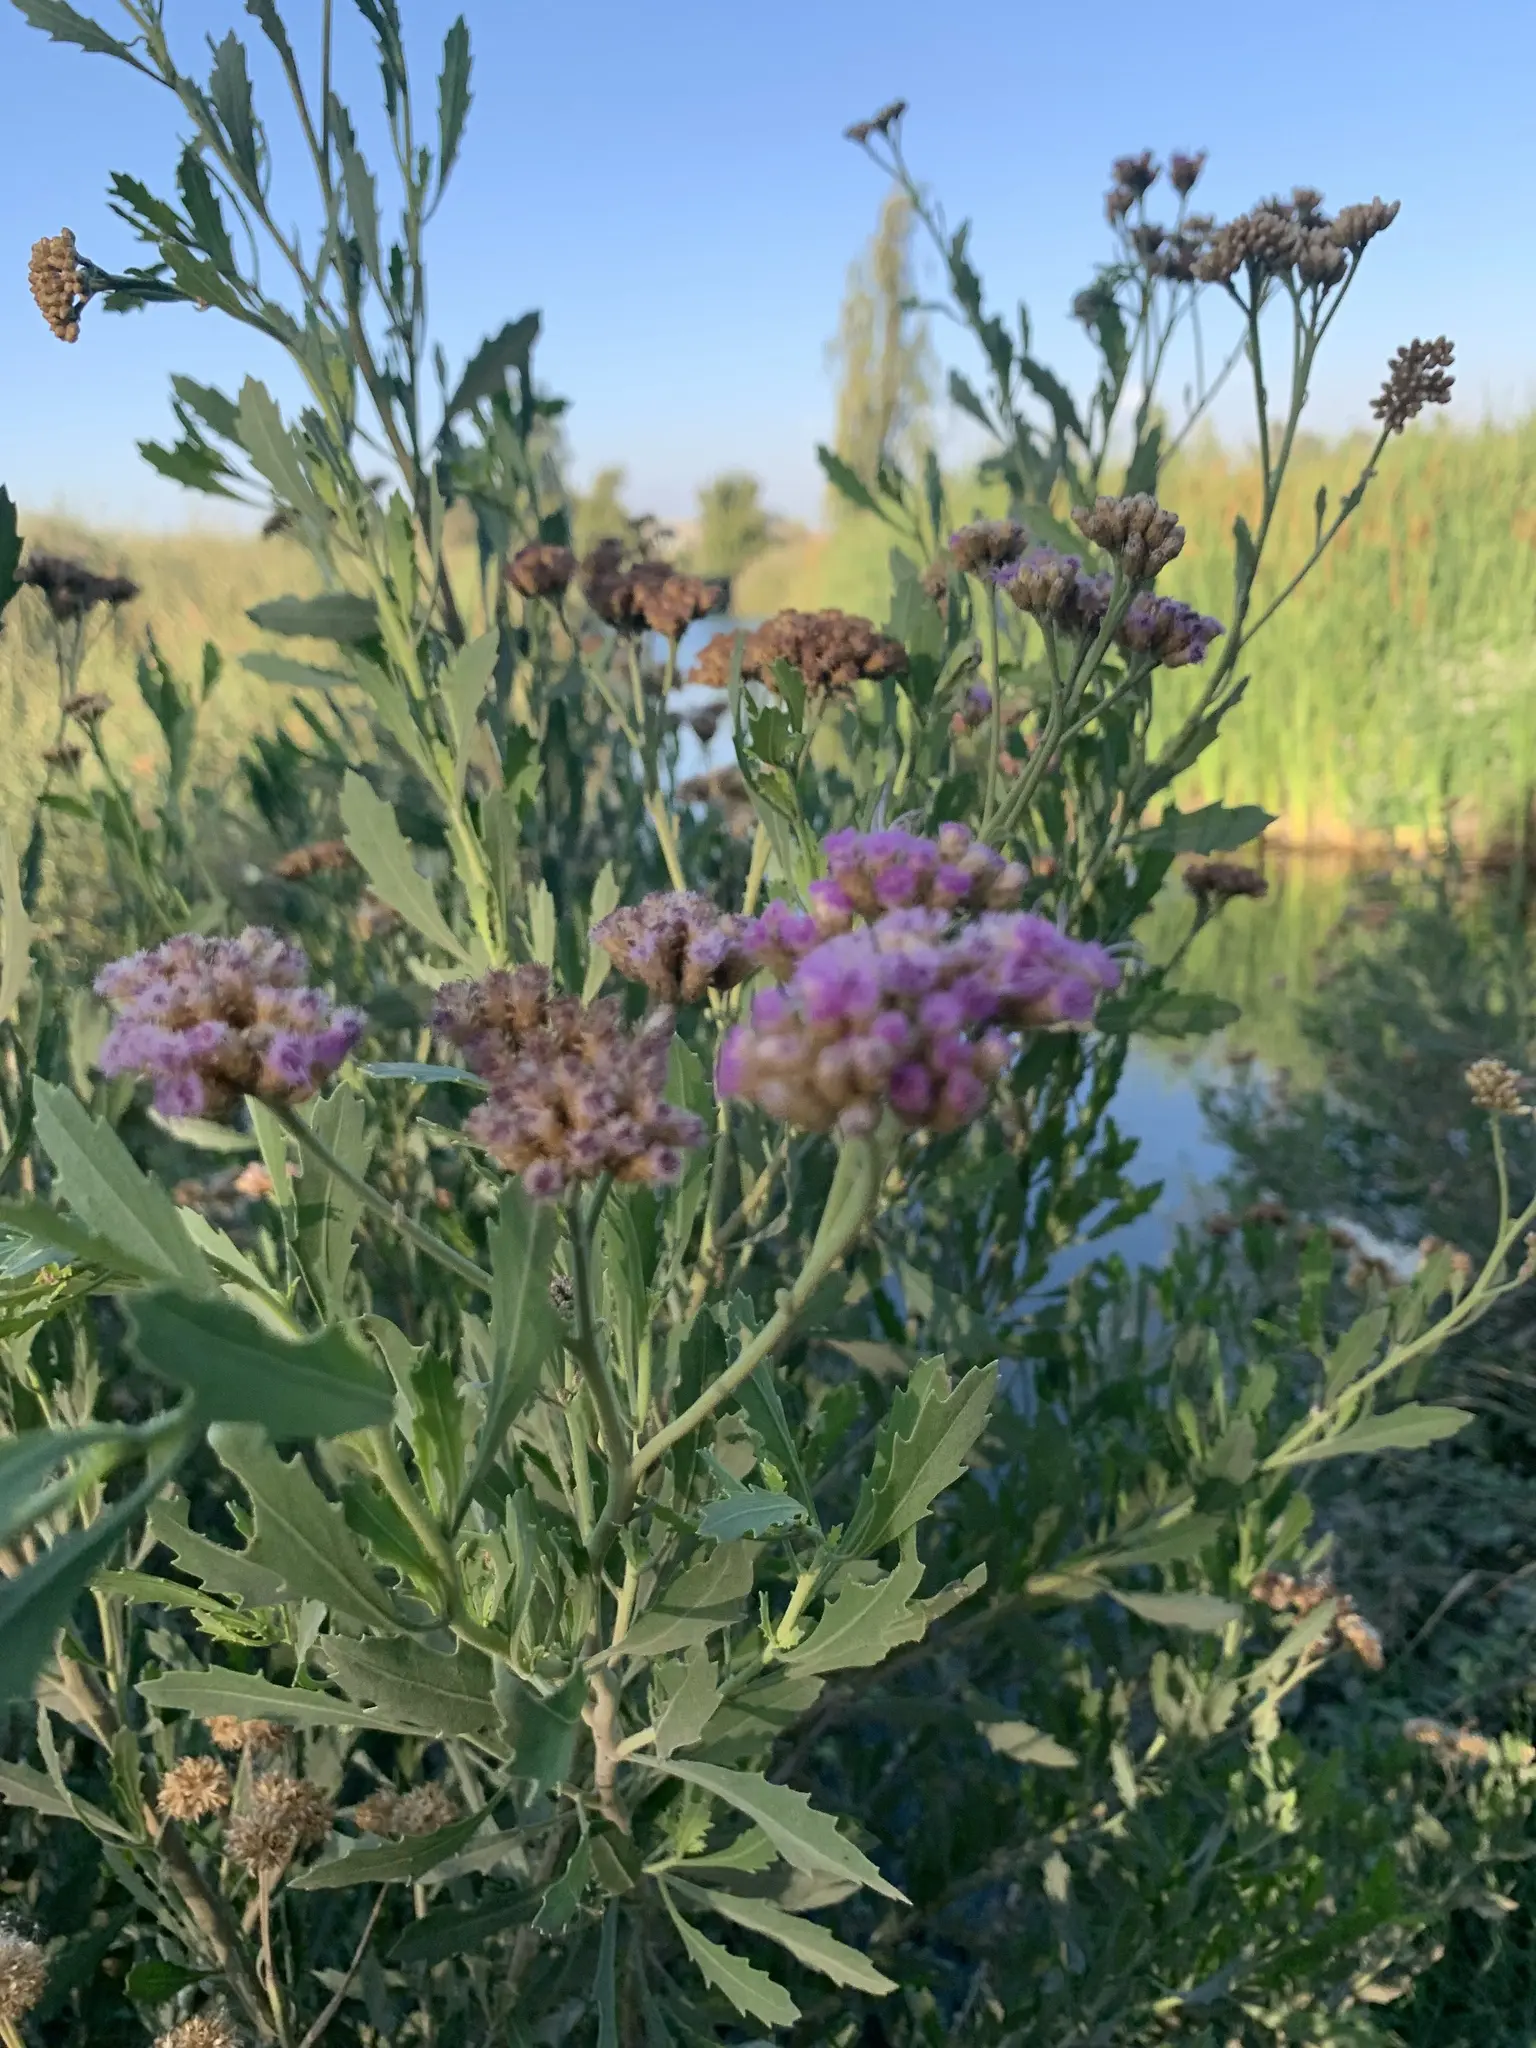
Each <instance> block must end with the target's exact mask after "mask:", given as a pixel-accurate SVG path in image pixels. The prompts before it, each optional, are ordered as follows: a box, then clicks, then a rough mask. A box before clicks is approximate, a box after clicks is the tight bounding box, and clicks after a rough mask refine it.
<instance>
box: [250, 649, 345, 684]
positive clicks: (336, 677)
mask: <svg viewBox="0 0 1536 2048" xmlns="http://www.w3.org/2000/svg"><path fill="white" fill-rule="evenodd" d="M240 666H241V667H242V668H248V669H249V670H250V672H251V674H252V675H253V676H260V677H261V679H262V681H263V682H265V683H275V684H277V686H278V688H279V689H284V690H339V689H345V688H346V687H347V685H348V684H350V683H351V682H352V680H353V679H352V677H351V676H349V675H345V674H343V672H342V671H341V670H340V669H339V668H315V667H313V666H312V665H311V664H310V663H309V662H307V661H295V660H294V659H293V657H292V656H291V655H288V654H264V653H257V654H242V655H241V657H240Z"/></svg>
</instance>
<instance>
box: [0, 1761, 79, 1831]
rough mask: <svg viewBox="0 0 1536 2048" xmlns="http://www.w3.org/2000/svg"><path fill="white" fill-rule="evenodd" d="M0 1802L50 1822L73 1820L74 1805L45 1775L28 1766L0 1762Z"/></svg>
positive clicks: (74, 1816)
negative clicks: (42, 1814) (25, 1809)
mask: <svg viewBox="0 0 1536 2048" xmlns="http://www.w3.org/2000/svg"><path fill="white" fill-rule="evenodd" d="M0 1800H3V1801H4V1802H5V1804H6V1805H7V1806H22V1807H26V1808H27V1809H28V1810H29V1811H30V1812H32V1813H45V1814H47V1815H48V1817H49V1819H50V1820H74V1819H75V1818H76V1815H75V1809H74V1805H73V1802H72V1801H71V1800H69V1799H67V1798H66V1797H65V1796H64V1794H63V1793H62V1792H61V1791H60V1790H59V1788H58V1786H57V1785H55V1784H54V1782H53V1780H52V1778H50V1777H49V1776H48V1775H47V1773H46V1772H44V1771H34V1770H33V1769H32V1768H31V1767H30V1766H29V1765H27V1764H12V1763H6V1762H4V1761H3V1760H0Z"/></svg>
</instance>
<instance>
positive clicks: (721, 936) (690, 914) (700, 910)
mask: <svg viewBox="0 0 1536 2048" xmlns="http://www.w3.org/2000/svg"><path fill="white" fill-rule="evenodd" d="M592 940H593V943H594V944H595V945H599V946H601V947H602V949H603V951H604V952H605V953H606V954H607V955H608V957H609V959H610V960H612V962H613V964H614V966H615V967H617V968H618V970H619V972H620V974H622V975H623V976H625V978H626V979H627V980H629V981H638V982H640V983H641V984H643V986H644V987H646V988H648V989H649V990H650V992H651V994H652V995H653V996H654V997H655V998H656V1000H657V1002H659V1003H700V1002H702V1001H703V1000H704V998H705V996H706V995H708V994H709V992H710V991H711V990H712V989H714V990H717V991H724V990H725V989H731V988H735V986H736V984H737V983H738V982H741V981H745V980H746V978H747V976H748V975H749V974H750V973H751V972H752V956H751V954H750V953H749V952H748V951H747V949H746V947H745V946H744V944H743V943H742V920H741V919H740V918H739V917H727V916H723V915H722V914H721V912H720V911H718V910H717V909H716V908H715V906H714V904H713V903H711V902H710V900H709V898H708V897H707V896H700V895H698V894H697V893H696V892H695V891H693V890H691V889H690V890H682V889H671V890H666V891H663V892H662V893H661V894H659V895H655V896H647V897H645V898H644V899H643V900H642V901H641V902H639V903H626V904H624V905H622V906H621V908H619V909H618V910H614V911H610V912H609V914H608V916H607V917H601V918H599V919H598V921H597V923H596V924H595V925H593V927H592Z"/></svg>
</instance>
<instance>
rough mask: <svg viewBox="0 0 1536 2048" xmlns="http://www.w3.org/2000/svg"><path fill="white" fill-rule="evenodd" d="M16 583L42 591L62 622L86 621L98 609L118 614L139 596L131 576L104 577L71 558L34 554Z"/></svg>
mask: <svg viewBox="0 0 1536 2048" xmlns="http://www.w3.org/2000/svg"><path fill="white" fill-rule="evenodd" d="M16 580H17V582H18V583H25V584H28V585H30V587H31V588H32V589H33V590H36V591H40V592H41V594H42V595H43V597H44V598H45V599H46V600H47V603H48V609H49V611H51V612H52V613H53V616H54V617H55V618H56V619H58V620H59V621H61V622H66V621H70V620H74V619H83V618H84V617H85V615H86V613H87V612H90V611H94V610H95V609H96V607H97V605H103V604H104V605H109V606H111V607H112V609H113V610H116V608H117V606H118V605H121V604H131V603H132V601H133V600H134V598H136V597H137V596H138V594H139V586H138V585H137V583H135V582H134V581H133V578H132V577H131V576H101V575H98V574H97V572H96V571H95V570H94V569H91V568H88V567H87V565H86V564H85V563H84V562H77V561H75V560H73V559H72V558H71V557H70V556H68V555H48V554H43V553H41V552H39V553H34V554H31V555H29V556H28V557H27V559H26V561H25V562H24V563H23V564H22V566H21V569H20V570H19V571H18V573H17V578H16Z"/></svg>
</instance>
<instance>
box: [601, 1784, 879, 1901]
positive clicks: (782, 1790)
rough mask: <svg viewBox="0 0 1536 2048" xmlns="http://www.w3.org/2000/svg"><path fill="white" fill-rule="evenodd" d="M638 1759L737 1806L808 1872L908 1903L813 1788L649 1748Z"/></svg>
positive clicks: (797, 1866)
mask: <svg viewBox="0 0 1536 2048" xmlns="http://www.w3.org/2000/svg"><path fill="white" fill-rule="evenodd" d="M635 1761H636V1762H637V1763H643V1764H644V1765H645V1767H646V1768H647V1769H648V1770H653V1771H661V1772H663V1773H664V1774H665V1775H666V1776H667V1777H670V1778H681V1779H682V1781H683V1782H684V1784H687V1785H697V1786H698V1787H699V1789H700V1790H701V1791H703V1792H709V1793H711V1794H713V1796H714V1797H715V1798H716V1799H721V1800H724V1802H725V1804H726V1805H727V1806H734V1807H735V1809H736V1811H737V1812H738V1813H744V1814H745V1815H746V1817H747V1819H748V1820H750V1821H754V1822H755V1823H756V1824H757V1826H758V1827H760V1828H761V1829H762V1831H763V1833H764V1834H765V1835H766V1836H767V1837H768V1839H769V1841H770V1842H772V1844H773V1846H774V1847H775V1848H776V1849H777V1850H778V1852H779V1854H780V1855H781V1856H782V1857H783V1858H784V1861H785V1862H786V1863H789V1864H792V1865H793V1866H794V1868H795V1869H796V1870H803V1871H804V1872H805V1873H806V1875H807V1876H808V1877H846V1878H851V1879H852V1881H853V1882H854V1883H855V1884H861V1885H865V1886H867V1887H868V1888H869V1890H870V1891H873V1892H879V1894H880V1895H881V1897H882V1898H886V1899H895V1900H896V1901H897V1903H898V1904H900V1905H906V1904H907V1903H908V1901H907V1899H906V1897H905V1895H904V1894H903V1893H901V1892H899V1891H897V1889H896V1887H895V1886H894V1885H893V1884H888V1883H887V1882H886V1880H885V1879H884V1878H883V1877H882V1876H881V1875H880V1872H879V1871H878V1870H877V1869H876V1868H875V1866H874V1864H873V1863H871V1862H870V1860H869V1858H868V1857H867V1856H866V1855H865V1854H864V1853H863V1851H862V1850H861V1849H856V1848H855V1847H854V1845H853V1843H852V1842H849V1841H845V1840H844V1838H843V1837H842V1835H840V1834H839V1833H838V1830H837V1822H836V1821H835V1820H834V1819H833V1818H832V1816H831V1815H830V1814H827V1813H818V1812H817V1811H816V1809H815V1808H814V1807H813V1806H812V1805H811V1801H810V1796H809V1794H807V1793H805V1792H795V1791H793V1790H791V1788H790V1787H789V1786H788V1785H774V1784H770V1783H769V1781H768V1780H767V1779H766V1778H765V1777H763V1776H762V1775H761V1774H760V1773H758V1772H756V1771H728V1770H726V1769H725V1768H724V1767H723V1766H722V1765H720V1764H701V1763H683V1762H679V1760H678V1759H677V1758H676V1757H668V1758H662V1757H651V1756H646V1755H645V1754H644V1753H643V1752H642V1753H641V1754H640V1755H638V1756H637V1757H636V1759H635Z"/></svg>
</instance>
